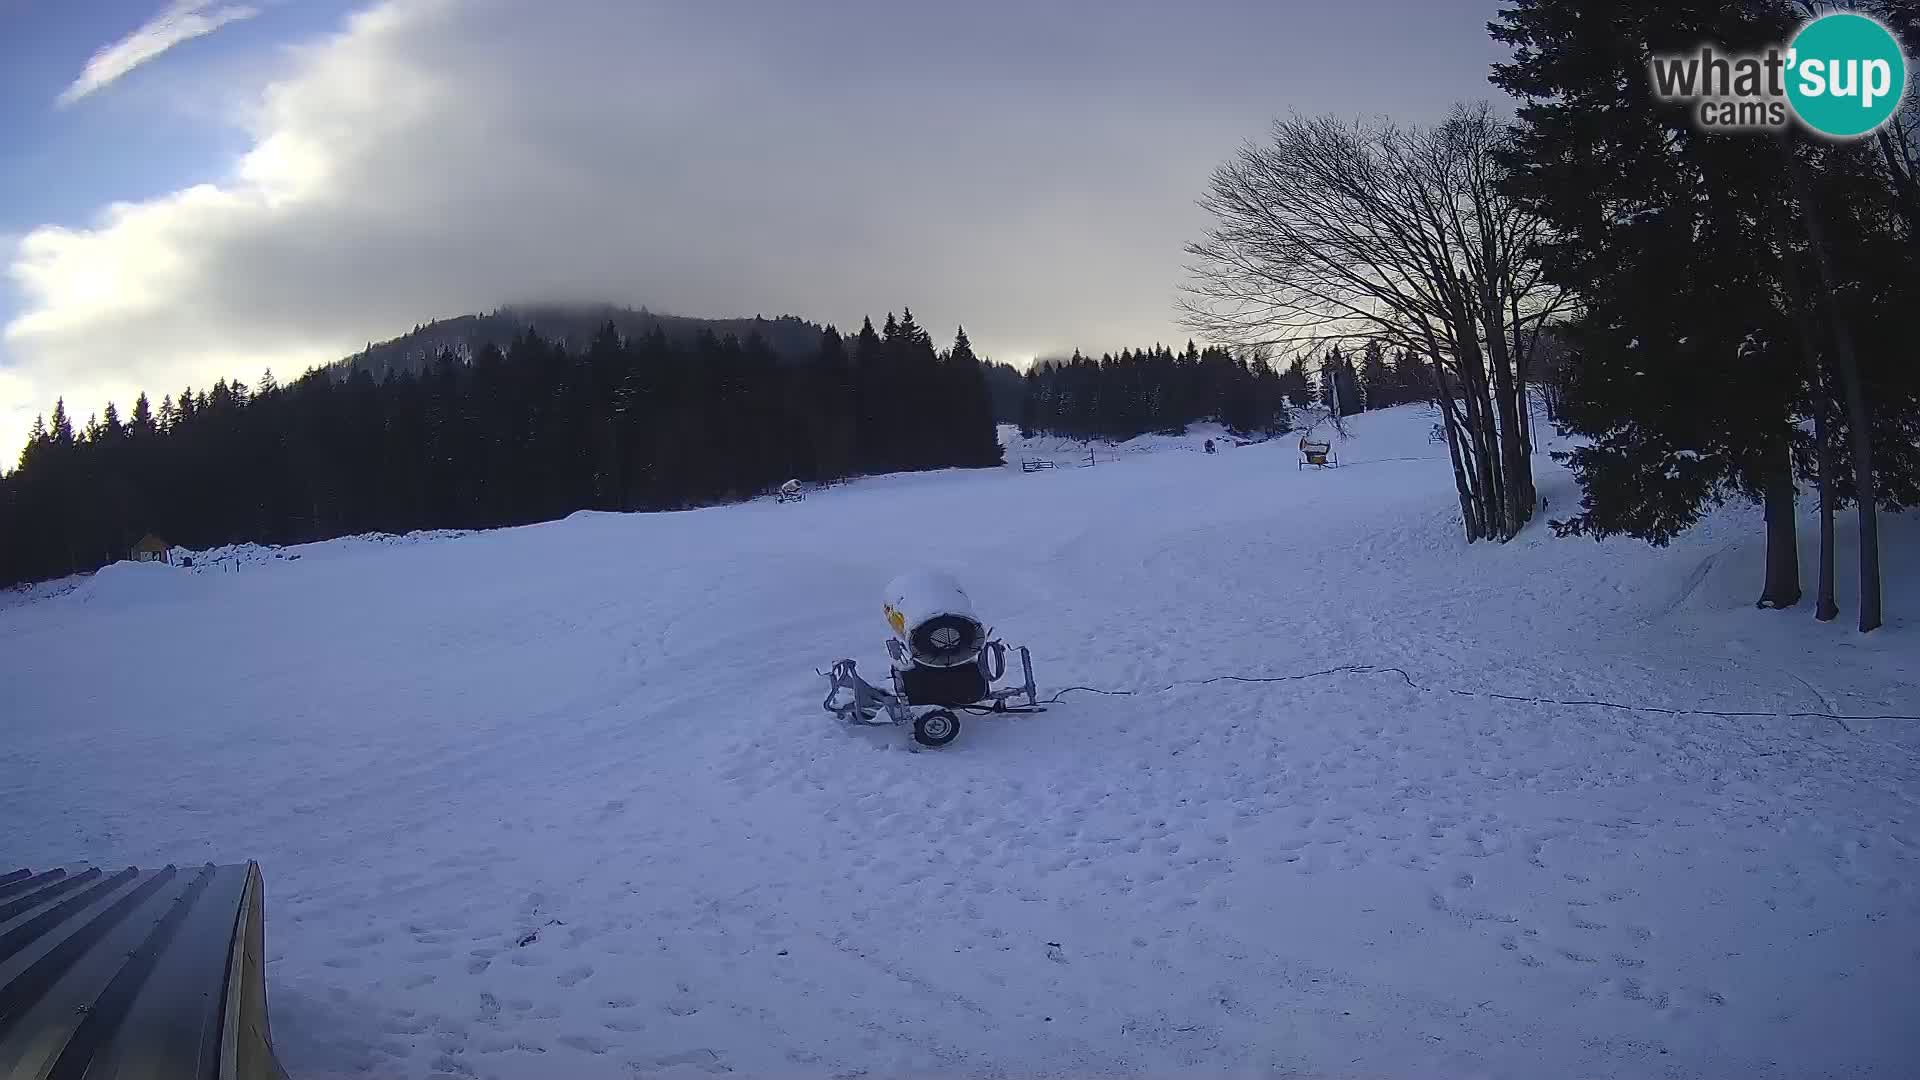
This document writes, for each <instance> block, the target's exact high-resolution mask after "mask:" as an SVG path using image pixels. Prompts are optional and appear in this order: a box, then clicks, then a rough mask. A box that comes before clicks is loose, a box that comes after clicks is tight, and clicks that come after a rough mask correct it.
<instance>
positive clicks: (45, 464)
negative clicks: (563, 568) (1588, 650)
mask: <svg viewBox="0 0 1920 1080" xmlns="http://www.w3.org/2000/svg"><path fill="white" fill-rule="evenodd" d="M1000 460H1001V457H1000V447H999V444H998V441H997V440H996V438H995V432H994V425H993V415H992V404H991V402H990V400H989V394H988V388H987V380H986V373H985V368H984V366H983V365H982V363H981V362H980V360H979V359H978V358H977V357H976V356H975V355H974V353H973V349H972V346H971V345H970V344H969V342H968V341H967V337H966V333H965V331H964V330H963V331H961V332H960V333H959V334H958V335H957V336H956V337H955V339H954V341H953V344H952V346H951V347H950V348H948V349H946V350H945V351H939V350H936V348H935V346H934V343H933V340H932V338H931V337H930V336H929V335H928V334H927V332H926V331H925V330H923V329H921V328H920V327H919V326H918V325H917V324H916V323H915V322H914V319H913V315H912V313H911V312H903V314H902V316H901V317H900V318H898V319H896V318H894V317H893V316H892V315H888V316H887V319H886V322H885V325H884V327H883V329H881V330H875V329H874V327H873V324H872V322H871V320H868V321H867V322H866V323H864V324H863V325H862V326H861V328H860V332H859V333H858V334H856V335H855V336H853V337H851V338H842V337H841V335H840V334H839V333H838V332H836V331H835V330H833V329H832V328H828V329H826V330H824V331H822V332H821V333H820V334H819V340H818V344H817V346H816V348H815V350H814V352H813V354H812V355H811V356H804V357H799V358H797V359H788V360H785V361H783V360H781V359H780V358H778V357H776V355H775V353H774V352H773V350H772V348H771V347H770V346H769V345H768V344H767V342H766V341H765V340H763V339H762V338H760V337H758V336H754V337H750V338H749V339H748V340H746V341H741V340H739V339H737V338H735V337H731V336H727V337H717V336H715V335H713V334H712V333H706V332H702V333H699V334H696V335H694V336H693V337H692V338H691V339H690V340H687V341H673V340H670V339H669V338H668V337H667V336H666V334H665V333H663V332H661V331H660V330H658V329H656V330H655V331H654V332H652V333H650V334H648V335H645V336H636V337H623V336H622V335H621V334H620V333H619V332H618V330H617V329H616V328H615V327H614V326H613V325H612V324H611V323H609V324H608V325H607V326H605V327H604V328H603V329H602V330H601V332H600V333H599V334H597V335H596V336H594V337H593V338H592V340H591V341H590V342H589V343H588V344H587V345H586V346H585V347H584V348H577V349H569V348H568V347H567V346H566V345H565V344H563V343H560V342H556V341H553V340H549V339H547V338H544V337H542V336H541V335H540V334H539V333H537V332H536V331H534V330H531V329H529V330H525V331H523V332H521V333H520V334H519V335H518V336H517V337H515V338H514V339H513V340H511V341H510V342H509V343H508V344H507V345H506V347H505V348H500V347H497V346H494V345H484V346H482V347H480V348H479V349H477V350H474V351H473V353H472V355H471V356H470V357H467V356H460V355H457V354H456V353H455V352H454V351H453V350H451V349H445V350H442V351H441V352H439V353H438V355H437V357H436V358H435V359H434V360H433V361H432V362H431V363H429V364H427V365H425V366H424V367H423V368H422V370H420V372H419V373H418V374H414V373H412V372H406V371H393V372H390V373H389V374H388V375H387V377H386V378H384V379H382V380H380V381H375V380H374V378H373V376H372V375H371V374H370V373H368V372H367V371H366V370H365V369H364V368H352V367H351V366H349V367H348V368H346V369H341V368H329V369H320V370H316V371H313V372H310V373H308V374H307V375H305V376H303V377H301V378H300V379H298V380H296V381H294V382H292V383H289V384H286V385H280V384H278V383H276V382H275V381H274V379H273V377H272V375H271V374H268V375H267V376H266V377H265V378H264V379H262V381H261V382H260V384H259V385H258V386H255V387H248V386H246V385H245V384H243V383H240V382H237V381H235V382H229V381H225V380H222V381H220V382H217V383H215V384H214V385H213V386H212V387H211V388H208V389H204V390H194V389H191V388H188V389H182V390H181V391H179V392H178V393H172V394H167V395H165V396H163V397H162V398H161V399H160V401H159V403H158V404H157V405H156V404H154V403H153V401H152V400H151V398H150V397H148V396H147V395H142V396H141V397H140V398H139V399H138V400H137V401H136V402H135V403H134V404H133V407H132V409H131V411H130V412H129V413H128V414H127V415H125V416H122V415H120V413H119V412H118V410H117V409H116V408H115V407H114V406H113V405H108V406H107V407H106V409H105V410H103V412H102V413H101V414H100V415H99V416H98V417H96V418H93V419H92V420H91V421H90V422H88V423H87V424H86V425H85V426H84V427H76V425H75V423H74V421H73V418H72V417H71V416H69V415H68V413H67V410H66V408H65V406H64V404H61V405H59V406H57V407H56V408H55V410H54V413H53V415H52V417H51V419H50V420H49V421H48V422H46V423H37V424H36V425H35V428H34V430H33V433H32V435H31V438H30V441H29V443H28V445H27V446H26V447H25V449H24V450H22V452H21V455H20V462H19V467H18V468H17V469H16V470H14V471H13V472H11V473H9V474H7V475H6V476H5V477H0V584H12V583H16V582H20V581H28V580H36V579H40V578H46V577H53V576H58V575H61V574H67V573H73V572H77V571H83V570H91V569H94V568H96V567H99V566H102V565H104V564H106V563H108V562H112V561H114V560H117V559H124V558H126V557H127V555H128V550H129V548H130V547H131V546H132V545H133V544H134V543H135V542H137V541H138V540H139V539H140V538H141V537H142V536H143V535H145V534H146V533H148V532H154V533H158V534H159V535H160V536H162V537H164V538H165V539H166V540H167V541H169V542H170V543H173V544H178V545H182V546H185V547H190V548H205V547H209V546H215V545H219V544H224V543H233V542H240V541H256V542H261V543H275V544H288V543H302V542H307V541H313V540H321V539H326V538H329V537H334V536H344V535H352V534H356V533H363V532H406V531H409V530H414V529H431V528H487V527H493V526H502V525H517V524H524V523H527V522H534V521H543V520H548V519H552V518H557V517H562V516H564V515H566V514H569V513H572V512H573V511H576V510H584V509H597V510H671V509H677V508H683V507H689V506H695V505H700V504H705V503H713V502H720V501H725V500H731V499H741V498H747V497H751V496H753V495H756V494H758V493H761V492H764V491H766V490H767V489H769V488H770V487H773V486H776V485H778V484H780V483H782V482H784V481H786V480H788V479H790V478H798V479H801V480H805V481H823V480H832V479H837V478H841V477H847V476H853V475H857V474H861V473H873V472H894V471H902V470H914V469H933V468H944V467H950V466H988V465H995V464H998V463H999V462H1000Z"/></svg>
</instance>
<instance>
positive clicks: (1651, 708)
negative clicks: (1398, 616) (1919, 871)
mask: <svg viewBox="0 0 1920 1080" xmlns="http://www.w3.org/2000/svg"><path fill="white" fill-rule="evenodd" d="M1387 674H1392V675H1398V676H1400V678H1401V679H1402V680H1404V681H1405V682H1406V684H1407V685H1408V686H1409V687H1411V688H1413V689H1415V690H1418V691H1420V692H1422V693H1426V694H1452V695H1454V696H1456V697H1468V698H1487V699H1492V700H1496V701H1513V702H1519V703H1521V704H1527V705H1565V706H1569V707H1576V706H1582V705H1588V706H1593V707H1596V708H1601V709H1618V710H1620V711H1622V712H1639V713H1655V714H1658V715H1662V716H1721V717H1728V718H1731V719H1774V720H1781V719H1792V718H1795V717H1814V718H1817V719H1822V720H1832V721H1834V722H1835V723H1838V724H1839V725H1840V726H1841V727H1842V728H1845V729H1846V730H1847V731H1848V732H1849V733H1852V730H1853V729H1851V728H1847V727H1846V723H1847V721H1849V720H1916V721H1920V716H1910V715H1907V714H1905V713H1872V714H1866V715H1859V716H1845V715H1841V714H1839V713H1829V712H1814V711H1782V712H1764V711H1757V710H1743V709H1688V708H1668V707H1664V706H1660V705H1628V704H1626V703H1624V702H1619V701H1603V700H1599V699H1595V698H1553V697H1533V696H1529V695H1525V694H1502V693H1499V692H1497V691H1492V690H1461V689H1458V688H1456V687H1451V686H1426V685H1423V684H1421V683H1419V682H1416V681H1415V680H1414V678H1413V676H1412V675H1409V674H1407V672H1406V671H1405V670H1404V669H1402V668H1397V667H1392V666H1390V665H1384V664H1342V665H1340V666H1339V667H1331V668H1326V669H1324V670H1321V671H1307V672H1302V673H1300V674H1298V675H1213V676H1209V677H1208V678H1204V679H1177V680H1175V681H1173V682H1170V683H1168V684H1167V685H1165V686H1162V687H1160V688H1158V689H1150V690H1102V689H1100V688H1098V687H1093V686H1069V687H1067V688H1065V689H1063V690H1060V691H1058V692H1056V693H1055V694H1054V695H1053V696H1052V697H1049V698H1043V699H1042V700H1041V701H1040V704H1042V705H1048V704H1052V703H1054V702H1057V701H1059V700H1060V699H1061V698H1062V697H1064V696H1066V695H1068V694H1072V693H1088V694H1102V695H1105V696H1107V697H1137V696H1140V695H1143V694H1164V693H1166V692H1167V691H1169V690H1172V689H1175V688H1176V687H1182V686H1206V685H1209V684H1211V683H1219V682H1238V683H1281V682H1297V681H1299V680H1302V679H1318V678H1322V677H1324V676H1328V675H1387Z"/></svg>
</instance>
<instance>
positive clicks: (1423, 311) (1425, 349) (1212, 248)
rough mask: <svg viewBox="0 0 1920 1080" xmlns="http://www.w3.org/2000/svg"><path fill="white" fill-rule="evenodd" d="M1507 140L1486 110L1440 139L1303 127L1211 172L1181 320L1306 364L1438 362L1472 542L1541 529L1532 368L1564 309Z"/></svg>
mask: <svg viewBox="0 0 1920 1080" xmlns="http://www.w3.org/2000/svg"><path fill="white" fill-rule="evenodd" d="M1507 138H1508V131H1507V127H1506V125H1505V124H1504V123H1503V122H1502V121H1501V120H1500V119H1499V118H1498V117H1497V116H1495V114H1494V112H1493V109H1492V107H1491V106H1490V105H1487V104H1484V103H1482V104H1476V105H1460V106H1455V107H1454V109H1453V111H1452V113H1451V114H1450V115H1449V117H1448V118H1447V120H1446V121H1445V122H1444V123H1442V124H1440V125H1438V126H1436V127H1433V128H1426V129H1422V128H1402V127H1399V126H1397V125H1395V124H1393V123H1391V122H1389V121H1385V120H1381V121H1376V122H1372V123H1362V124H1353V125H1349V124H1345V123H1342V122H1341V121H1338V120H1336V119H1333V118H1331V117H1316V118H1303V117H1294V118H1292V119H1288V120H1282V121H1278V122H1276V123H1275V124H1274V127H1273V131H1272V135H1271V138H1270V139H1269V140H1268V142H1266V143H1264V144H1258V145H1256V144H1248V145H1246V146H1244V147H1242V148H1241V149H1240V151H1239V152H1238V153H1236V154H1235V155H1234V157H1233V158H1232V159H1231V160H1229V161H1227V162H1226V163H1225V164H1223V165H1221V166H1220V167H1219V168H1218V169H1216V170H1215V171H1214V174H1213V177H1212V181H1211V183H1210V185H1209V189H1208V192H1207V194H1206V196H1205V197H1204V198H1203V199H1201V201H1200V205H1201V206H1202V207H1203V208H1204V209H1206V210H1207V211H1209V212H1210V213H1212V214H1213V215H1214V217H1215V219H1216V221H1215V224H1214V225H1213V227H1212V228H1210V229H1209V230H1208V231H1207V234H1206V238H1205V239H1204V240H1201V241H1199V242H1197V243H1194V244H1191V245H1189V246H1188V248H1187V251H1188V253H1189V254H1190V255H1192V256H1194V258H1195V260H1196V261H1195V262H1194V264H1193V265H1191V266H1190V267H1189V268H1188V270H1189V273H1190V275H1191V279H1190V281H1189V283H1188V285H1187V287H1186V292H1187V298H1186V301H1185V303H1184V310H1185V319H1186V322H1187V323H1188V325H1189V326H1191V327H1192V328H1194V329H1195V330H1197V331H1199V332H1200V333H1203V334H1206V335H1208V336H1210V337H1213V338H1215V339H1218V340H1221V341H1225V342H1229V343H1233V344H1238V345H1260V346H1266V347H1270V348H1274V349H1278V350H1281V351H1292V352H1296V353H1297V352H1301V351H1305V350H1312V349H1315V348H1319V347H1322V346H1324V345H1327V344H1332V343H1339V342H1358V341H1360V340H1362V339H1384V340H1385V341H1387V342H1389V343H1391V344H1393V345H1397V346H1399V347H1401V348H1405V349H1410V350H1412V351H1413V352H1414V353H1415V354H1417V355H1420V356H1424V357H1426V358H1427V360H1428V363H1429V364H1431V366H1432V368H1433V372H1434V380H1435V384H1436V386H1438V387H1439V388H1440V392H1439V393H1438V395H1437V400H1438V402H1439V406H1440V410H1441V414H1442V421H1443V425H1444V429H1445V431H1446V435H1447V450H1448V455H1449V457H1450V458H1451V460H1452V463H1453V471H1454V481H1455V485H1456V487H1457V488H1458V491H1459V495H1460V512H1461V518H1462V524H1463V526H1464V528H1465V531H1466V535H1467V539H1468V540H1469V541H1473V540H1480V539H1487V538H1498V539H1501V540H1507V539H1511V538H1512V537H1513V536H1514V535H1515V534H1517V533H1518V532H1519V531H1520V529H1521V528H1522V527H1523V526H1524V525H1525V524H1526V523H1527V521H1528V520H1530V519H1531V518H1532V516H1533V509H1534V502H1535V494H1534V488H1533V471H1532V465H1531V462H1530V455H1531V452H1532V446H1531V430H1530V426H1529V425H1528V424H1527V422H1526V411H1527V409H1526V400H1527V398H1526V395H1527V387H1526V370H1527V362H1528V359H1529V358H1530V357H1531V355H1532V352H1533V349H1534V346H1535V344H1536V343H1537V341H1538V340H1539V336H1540V331H1541V328H1542V327H1543V326H1544V325H1545V323H1546V322H1547V320H1548V319H1550V318H1551V317H1552V316H1553V315H1554V313H1555V312H1556V311H1557V310H1558V309H1560V307H1561V306H1562V305H1563V304H1564V302H1565V294H1564V293H1563V292H1562V291H1561V290H1560V289H1558V288H1557V287H1555V286H1553V285H1551V284H1550V283H1548V282H1547V281H1546V279H1545V277H1544V275H1543V273H1542V270H1541V267H1540V264H1539V261H1538V260H1537V259H1536V258H1535V251H1536V250H1537V245H1538V243H1539V242H1540V241H1541V240H1542V239H1544V225H1543V224H1542V223H1541V221H1540V220H1539V218H1537V217H1536V216H1534V215H1532V214H1531V213H1529V212H1527V211H1526V210H1524V209H1523V208H1521V207H1519V206H1518V205H1516V204H1515V203H1513V202H1512V201H1511V200H1509V199H1507V198H1506V197H1504V196H1503V195H1502V194H1501V192H1500V188H1499V180H1500V166H1499V163H1498V161H1499V151H1500V149H1501V147H1502V145H1503V144H1504V141H1505V140H1506V139H1507Z"/></svg>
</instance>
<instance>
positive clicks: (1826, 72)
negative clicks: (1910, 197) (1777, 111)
mask: <svg viewBox="0 0 1920 1080" xmlns="http://www.w3.org/2000/svg"><path fill="white" fill-rule="evenodd" d="M1789 48H1790V52H1789V54H1788V61H1787V64H1788V66H1787V101H1788V102H1789V103H1790V104H1792V105H1793V111H1794V112H1795V113H1796V114H1797V115H1798V116H1799V117H1800V120H1801V122H1802V123H1804V124H1806V125H1807V126H1808V127H1810V128H1812V129H1813V130H1815V131H1817V132H1819V133H1820V134H1822V135H1830V136H1832V137H1834V138H1837V139H1852V138H1857V137H1859V136H1861V135H1867V134H1870V133H1872V132H1873V131H1875V130H1877V129H1878V128H1879V127H1880V125H1882V124H1884V123H1886V122H1887V119H1888V118H1889V117H1891V116H1892V115H1893V112H1894V110H1895V109H1898V108H1899V107H1900V100H1901V99H1902V98H1903V97H1905V96H1906V91H1907V58H1906V56H1905V55H1903V54H1902V53H1901V52H1900V40H1899V39H1898V38H1896V37H1894V36H1893V33H1892V32H1891V31H1889V30H1888V29H1887V28H1886V27H1884V26H1881V25H1880V24H1879V23H1877V22H1875V21H1874V20H1872V19H1869V18H1867V17H1866V16H1865V15H1856V14H1854V13H1852V12H1848V11H1840V12H1834V13H1833V14H1831V15H1822V16H1820V17H1819V18H1817V19H1815V20H1813V21H1812V22H1810V23H1808V24H1807V25H1805V26H1803V27H1801V28H1800V32H1799V33H1798V34H1795V35H1794V38H1793V42H1792V43H1791V45H1790V46H1789Z"/></svg>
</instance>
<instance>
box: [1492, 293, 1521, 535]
mask: <svg viewBox="0 0 1920 1080" xmlns="http://www.w3.org/2000/svg"><path fill="white" fill-rule="evenodd" d="M1480 310H1481V313H1482V315H1483V316H1484V321H1485V324H1486V325H1485V329H1486V335H1487V347H1488V349H1490V350H1491V352H1492V355H1491V356H1489V357H1488V360H1489V361H1490V366H1491V367H1492V368H1493V390H1494V400H1495V407H1496V408H1497V410H1498V413H1499V416H1498V422H1499V425H1500V429H1499V430H1500V466H1501V471H1502V472H1503V473H1504V474H1505V475H1504V477H1503V479H1504V481H1505V483H1504V485H1503V487H1504V492H1505V495H1506V505H1505V506H1504V507H1503V508H1502V509H1503V511H1504V513H1503V515H1502V521H1503V522H1504V523H1505V532H1506V538H1507V539H1509V540H1511V539H1513V538H1514V537H1515V536H1518V535H1519V534H1520V529H1521V527H1522V526H1524V525H1526V523H1527V522H1528V521H1531V520H1532V519H1533V503H1534V494H1533V470H1532V468H1531V467H1530V464H1531V463H1530V462H1529V461H1528V460H1527V442H1526V436H1525V435H1523V434H1522V433H1521V424H1522V418H1521V415H1520V410H1521V407H1522V402H1521V400H1520V393H1519V382H1518V380H1517V379H1516V378H1515V377H1514V371H1513V354H1512V351H1511V350H1510V349H1509V348H1508V344H1507V335H1506V327H1505V320H1504V319H1503V318H1502V313H1501V310H1500V301H1499V299H1498V298H1497V297H1495V296H1493V295H1491V294H1490V293H1489V294H1488V295H1487V296H1485V297H1484V298H1483V302H1482V303H1481V305H1480Z"/></svg>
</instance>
